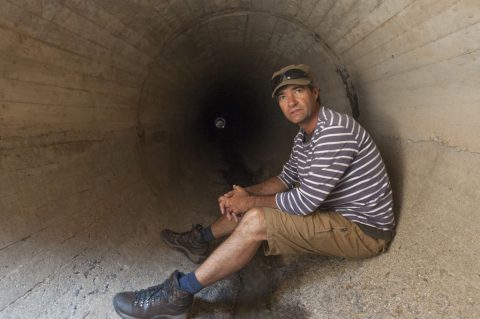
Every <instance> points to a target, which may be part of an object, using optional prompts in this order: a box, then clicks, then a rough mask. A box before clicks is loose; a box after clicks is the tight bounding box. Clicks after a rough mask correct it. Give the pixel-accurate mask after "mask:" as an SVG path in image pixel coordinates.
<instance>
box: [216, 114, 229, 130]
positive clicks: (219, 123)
mask: <svg viewBox="0 0 480 319" xmlns="http://www.w3.org/2000/svg"><path fill="white" fill-rule="evenodd" d="M226 124H227V121H226V120H225V119H224V118H223V117H217V118H216V119H215V126H216V127H217V128H218V129H224V128H225V125H226Z"/></svg>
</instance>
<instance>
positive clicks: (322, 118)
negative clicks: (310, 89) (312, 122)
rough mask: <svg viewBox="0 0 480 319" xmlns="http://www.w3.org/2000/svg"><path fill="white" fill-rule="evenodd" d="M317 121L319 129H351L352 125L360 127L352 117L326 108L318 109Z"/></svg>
mask: <svg viewBox="0 0 480 319" xmlns="http://www.w3.org/2000/svg"><path fill="white" fill-rule="evenodd" d="M318 121H319V126H320V128H321V129H325V128H332V127H335V128H338V129H339V130H342V129H351V128H352V126H353V125H360V124H359V123H358V122H357V121H356V120H355V119H354V118H353V117H352V116H350V115H348V114H346V113H342V112H338V111H335V110H334V109H331V108H329V107H326V106H321V107H320V112H319V116H318Z"/></svg>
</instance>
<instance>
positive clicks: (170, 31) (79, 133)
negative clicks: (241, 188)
mask: <svg viewBox="0 0 480 319" xmlns="http://www.w3.org/2000/svg"><path fill="white" fill-rule="evenodd" d="M293 62H304V63H309V64H311V65H312V67H313V69H314V72H315V74H316V76H317V78H318V80H319V84H320V86H321V90H322V99H323V100H322V103H323V104H324V105H329V106H332V107H333V108H335V109H337V110H339V111H343V112H352V105H351V102H352V95H351V93H352V91H351V90H352V88H354V90H355V92H354V93H356V98H357V99H358V111H359V113H360V117H359V120H360V122H361V123H363V124H364V125H365V126H366V127H367V128H368V129H369V131H370V132H371V133H372V135H374V137H375V139H376V141H377V143H378V145H379V147H380V148H381V150H382V152H383V153H382V154H383V155H384V159H385V162H386V164H387V166H388V170H389V172H390V175H391V180H392V184H393V187H394V193H395V200H396V211H397V214H398V216H399V224H398V235H397V237H396V239H395V241H394V242H393V244H392V245H391V247H390V249H389V251H388V252H387V253H386V254H384V255H382V256H380V257H378V258H372V259H368V260H360V261H351V260H341V259H331V258H323V257H318V256H301V257H288V258H278V257H275V258H265V257H263V256H261V255H260V254H259V255H257V256H256V257H255V260H254V261H253V264H252V265H250V266H249V267H247V269H245V270H244V271H243V272H241V273H240V274H239V275H236V276H233V277H231V278H229V279H228V280H227V281H224V282H222V283H219V284H218V286H217V289H216V290H212V291H206V292H204V293H203V294H202V295H201V296H199V297H198V298H197V300H196V301H195V305H194V309H192V314H191V317H192V318H232V317H237V318H479V317H480V303H479V300H480V270H479V269H480V267H479V264H480V244H479V241H478V234H479V233H480V217H479V216H480V215H479V214H478V212H477V211H478V208H477V206H478V202H479V200H480V192H479V189H480V173H479V170H478V167H480V138H479V137H480V135H479V133H478V132H479V128H480V127H479V126H480V112H479V103H480V90H479V87H480V2H479V1H478V0H341V1H335V0H305V1H281V0H264V1H242V0H232V1H222V0H218V1H207V0H205V1H195V0H172V1H147V0H142V1H133V0H128V1H127V0H125V1H113V0H95V1H93V0H45V1H29V0H0V220H1V222H0V318H32V317H34V318H116V314H115V313H114V311H113V309H112V306H111V299H112V297H113V295H114V294H115V293H116V292H118V291H122V290H125V289H138V288H144V287H146V286H150V285H152V284H156V283H158V282H160V281H162V280H163V279H164V278H166V277H167V276H168V275H169V274H170V273H171V271H173V270H174V269H179V270H182V271H190V270H193V269H195V265H193V264H191V263H190V262H188V261H187V260H186V259H184V258H182V257H181V256H180V255H179V254H178V253H176V252H171V251H170V250H168V249H167V247H166V246H165V245H164V244H163V243H162V242H161V241H160V240H159V232H160V230H161V229H162V228H164V227H170V228H173V229H178V230H183V229H187V228H189V227H190V224H191V223H192V222H200V223H204V224H206V223H208V222H211V221H212V220H213V219H214V218H215V217H216V216H217V215H218V210H217V207H216V203H215V202H216V197H217V196H218V195H219V194H220V193H221V192H223V191H224V190H225V189H227V188H228V183H231V182H232V180H241V178H242V176H244V175H245V174H244V173H245V172H249V173H250V174H251V176H250V177H252V178H254V179H260V178H262V177H265V176H268V175H271V174H276V173H278V170H279V169H280V167H281V165H282V163H283V161H284V160H285V159H286V156H287V155H288V150H289V147H290V141H291V139H292V137H293V134H294V132H295V128H294V127H292V126H290V125H288V123H286V121H285V120H284V119H283V118H282V115H281V114H280V112H279V111H278V110H277V109H276V108H275V107H274V106H273V105H272V103H271V102H270V101H269V86H268V79H269V76H270V74H271V72H272V71H273V70H275V69H276V68H278V67H279V66H282V65H284V64H287V63H293ZM345 71H347V72H348V76H349V80H350V81H351V82H350V83H347V84H348V85H347V87H348V89H349V90H346V86H345V83H344V80H345ZM212 92H213V93H212ZM219 92H221V93H222V94H227V97H226V99H227V100H228V99H230V101H231V102H232V103H233V102H234V101H237V102H238V103H240V102H241V103H240V104H242V105H243V107H244V108H245V109H248V110H249V113H248V114H249V115H248V116H249V117H247V119H254V121H253V122H252V121H245V122H244V123H242V125H240V126H239V127H243V128H245V127H246V128H248V130H244V131H242V134H244V135H245V136H246V137H248V140H247V141H246V142H245V141H243V142H242V143H238V148H236V149H235V151H234V152H233V151H232V149H231V148H229V149H228V150H227V151H225V150H224V149H222V148H221V147H220V148H219V146H218V145H219V144H215V143H213V142H212V139H211V136H209V135H208V134H204V133H203V131H202V125H201V124H202V121H204V120H205V118H204V115H205V112H206V110H209V108H208V104H209V103H213V104H215V102H212V97H215V96H218V94H219ZM225 92H227V93H225ZM229 94H230V95H229ZM349 94H350V95H349ZM238 99H240V101H238ZM224 100H225V97H224ZM206 105H207V106H206ZM242 105H240V106H238V105H237V106H236V107H241V106H242ZM252 105H253V106H254V107H252ZM207 113H208V112H207ZM252 114H253V115H252ZM242 116H243V115H242ZM207 120H208V121H209V120H210V119H207ZM228 123H229V122H228ZM249 134H250V135H249ZM247 142H249V143H247ZM234 144H235V143H234ZM220 145H223V146H224V145H225V144H220ZM232 152H233V153H232ZM232 154H233V155H232ZM227 155H230V157H228V156H227ZM232 158H233V159H238V158H240V160H238V161H237V162H235V163H236V164H235V165H233V164H232V161H231V160H232ZM226 159H227V160H226ZM239 163H240V164H241V165H240V164H239ZM239 165H240V166H241V167H242V169H241V170H239V171H235V168H238V167H239ZM245 168H248V169H245ZM238 183H240V182H238Z"/></svg>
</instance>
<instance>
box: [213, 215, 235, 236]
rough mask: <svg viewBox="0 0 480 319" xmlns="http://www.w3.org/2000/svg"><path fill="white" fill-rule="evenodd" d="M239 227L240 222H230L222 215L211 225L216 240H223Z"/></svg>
mask: <svg viewBox="0 0 480 319" xmlns="http://www.w3.org/2000/svg"><path fill="white" fill-rule="evenodd" d="M237 226H238V222H236V221H234V220H228V219H227V217H226V216H225V215H222V217H220V218H219V219H217V220H216V221H215V222H214V223H213V224H212V225H210V227H211V229H212V233H213V237H215V239H219V238H222V237H223V236H228V235H230V234H231V233H232V232H233V231H234V230H235V228H236V227H237Z"/></svg>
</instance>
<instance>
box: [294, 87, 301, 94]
mask: <svg viewBox="0 0 480 319" xmlns="http://www.w3.org/2000/svg"><path fill="white" fill-rule="evenodd" d="M302 92H303V89H302V88H298V89H295V93H302Z"/></svg>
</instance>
